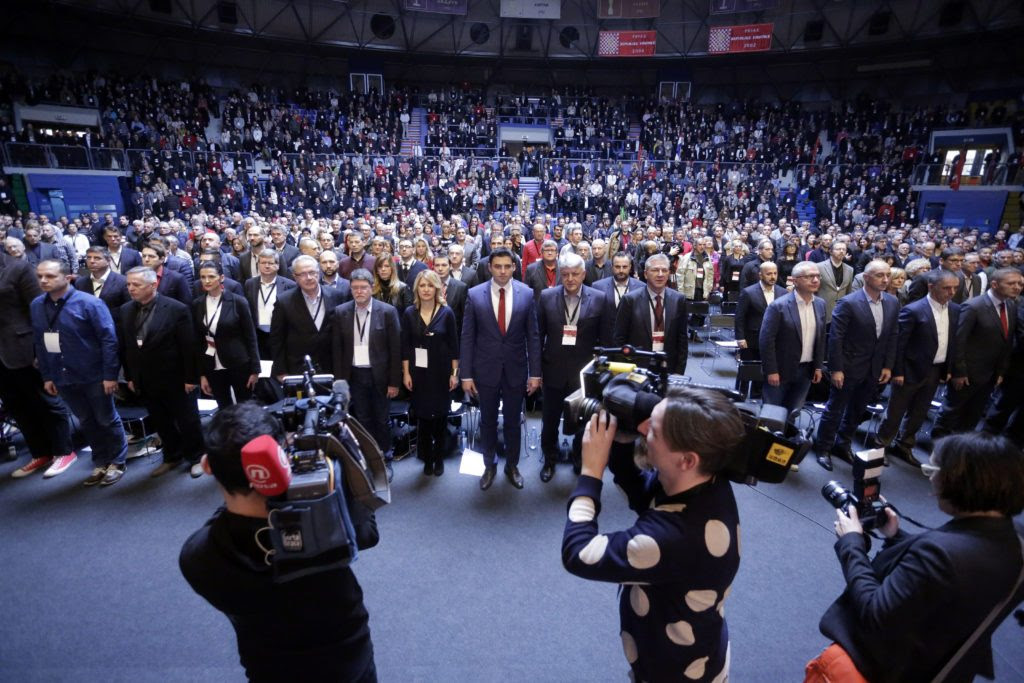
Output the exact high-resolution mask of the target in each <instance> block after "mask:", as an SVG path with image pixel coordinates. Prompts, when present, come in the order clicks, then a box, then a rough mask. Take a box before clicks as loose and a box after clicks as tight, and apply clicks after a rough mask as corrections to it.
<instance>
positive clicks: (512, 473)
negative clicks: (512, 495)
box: [505, 467, 523, 489]
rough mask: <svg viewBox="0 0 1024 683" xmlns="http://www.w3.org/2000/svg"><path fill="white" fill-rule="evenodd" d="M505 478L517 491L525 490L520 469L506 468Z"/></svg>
mask: <svg viewBox="0 0 1024 683" xmlns="http://www.w3.org/2000/svg"><path fill="white" fill-rule="evenodd" d="M505 476H506V477H508V480H509V481H510V482H512V485H513V486H515V487H516V488H517V489H521V488H523V475H521V474H519V468H518V467H506V468H505Z"/></svg>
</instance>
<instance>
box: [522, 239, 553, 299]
mask: <svg viewBox="0 0 1024 683" xmlns="http://www.w3.org/2000/svg"><path fill="white" fill-rule="evenodd" d="M524 282H526V284H528V285H530V289H532V290H533V298H534V299H536V300H537V301H540V294H541V292H543V291H544V290H545V289H548V288H550V287H554V286H555V285H557V284H558V245H557V244H556V243H555V241H554V240H544V246H543V247H541V250H540V260H539V261H534V262H533V263H531V264H530V265H529V266H527V268H526V279H525V280H524Z"/></svg>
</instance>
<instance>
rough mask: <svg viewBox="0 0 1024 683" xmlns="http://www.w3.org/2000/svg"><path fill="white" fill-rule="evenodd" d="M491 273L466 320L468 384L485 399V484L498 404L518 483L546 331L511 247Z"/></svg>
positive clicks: (508, 467)
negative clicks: (528, 403)
mask: <svg viewBox="0 0 1024 683" xmlns="http://www.w3.org/2000/svg"><path fill="white" fill-rule="evenodd" d="M489 263H490V270H491V279H490V280H489V281H488V282H485V283H483V284H480V285H477V286H475V287H473V288H472V289H470V290H469V297H468V299H467V300H466V312H465V317H464V318H463V321H462V358H461V362H460V370H461V372H462V373H463V379H462V389H463V390H464V391H465V392H466V393H468V394H470V395H471V396H476V397H477V398H478V399H479V401H480V440H481V444H482V447H481V450H482V451H483V456H484V463H485V465H486V469H485V470H484V474H483V476H482V477H480V489H481V490H484V491H486V490H487V489H489V488H490V487H491V484H493V483H494V476H495V474H496V472H497V469H498V466H497V463H496V461H495V448H496V447H497V444H498V404H499V403H501V404H502V405H503V412H502V414H503V417H504V421H505V425H504V427H505V429H504V434H505V458H506V460H505V475H506V476H507V477H508V478H509V481H511V482H512V485H513V486H515V487H516V488H517V489H521V488H523V477H522V475H521V474H519V448H520V435H519V426H520V420H521V419H522V413H523V399H524V397H525V395H526V394H532V393H533V392H535V391H537V389H539V388H540V382H541V355H540V335H539V334H538V331H537V311H536V304H535V303H534V300H533V290H532V289H530V288H529V287H528V286H527V285H524V284H523V283H521V282H518V281H514V280H513V279H512V274H513V272H514V270H515V268H516V261H515V258H514V257H513V255H512V252H511V251H509V250H508V249H505V248H501V249H496V250H495V251H493V252H492V253H491V256H490V259H489Z"/></svg>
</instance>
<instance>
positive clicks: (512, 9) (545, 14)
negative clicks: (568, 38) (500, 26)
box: [501, 0, 562, 19]
mask: <svg viewBox="0 0 1024 683" xmlns="http://www.w3.org/2000/svg"><path fill="white" fill-rule="evenodd" d="M501 16H502V18H508V19H561V18H562V0H501Z"/></svg>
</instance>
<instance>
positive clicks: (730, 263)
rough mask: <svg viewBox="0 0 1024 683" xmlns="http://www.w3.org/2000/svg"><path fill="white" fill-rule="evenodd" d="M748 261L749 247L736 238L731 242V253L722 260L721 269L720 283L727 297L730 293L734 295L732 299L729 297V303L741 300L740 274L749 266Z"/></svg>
mask: <svg viewBox="0 0 1024 683" xmlns="http://www.w3.org/2000/svg"><path fill="white" fill-rule="evenodd" d="M747 260H748V259H747V247H746V245H744V244H743V241H742V240H741V239H739V238H736V239H734V240H733V241H732V242H730V243H729V253H728V254H726V255H725V256H724V257H723V258H722V260H721V262H720V263H721V265H720V268H719V272H720V273H721V275H720V277H719V282H720V283H721V284H722V289H723V290H725V293H726V295H728V294H730V293H731V294H732V295H733V297H732V298H731V299H730V298H728V297H727V298H726V300H727V301H734V300H736V299H738V298H739V295H740V273H741V272H743V266H745V265H746V264H747Z"/></svg>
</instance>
